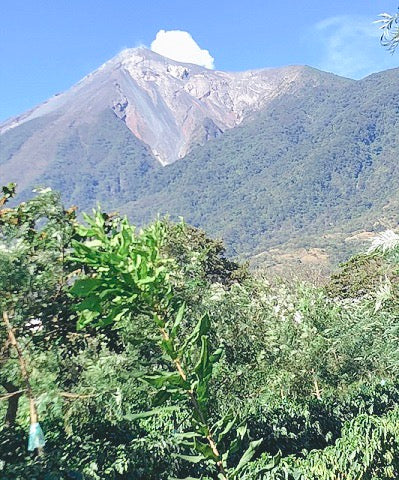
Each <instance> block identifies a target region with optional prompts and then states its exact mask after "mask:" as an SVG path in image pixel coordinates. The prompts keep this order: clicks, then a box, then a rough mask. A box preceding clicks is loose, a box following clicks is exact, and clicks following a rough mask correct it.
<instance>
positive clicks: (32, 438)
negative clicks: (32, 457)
mask: <svg viewBox="0 0 399 480" xmlns="http://www.w3.org/2000/svg"><path fill="white" fill-rule="evenodd" d="M45 443H46V441H45V440H44V433H43V430H42V429H41V427H40V424H39V423H32V424H31V426H30V429H29V440H28V450H29V451H30V452H33V451H34V450H36V448H42V447H44V445H45Z"/></svg>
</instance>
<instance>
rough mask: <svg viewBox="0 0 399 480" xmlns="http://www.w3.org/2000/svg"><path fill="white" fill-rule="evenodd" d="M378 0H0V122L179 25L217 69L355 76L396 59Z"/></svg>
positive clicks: (398, 62)
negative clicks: (299, 69) (305, 68)
mask: <svg viewBox="0 0 399 480" xmlns="http://www.w3.org/2000/svg"><path fill="white" fill-rule="evenodd" d="M398 3H399V2H398ZM398 3H396V2H395V1H385V0H333V1H331V0H329V1H325V0H307V1H306V2H305V1H294V0H278V1H276V0H273V1H271V0H228V1H227V0H201V1H198V0H197V1H190V0H1V1H0V120H4V119H5V118H8V117H10V116H12V115H16V114H18V113H22V112H23V111H25V110H26V109H28V108H31V107H32V106H34V105H36V104H37V103H39V102H41V101H43V100H45V99H47V98H48V97H50V96H51V95H53V94H55V93H58V92H61V91H63V90H65V89H67V88H68V87H70V86H71V85H73V84H74V83H75V82H77V81H78V80H79V79H80V78H82V77H83V76H84V75H86V74H87V73H89V72H90V71H92V70H94V69H95V68H97V67H98V66H99V65H100V64H102V63H103V62H105V61H106V60H108V59H109V58H111V57H112V56H114V55H115V54H117V53H118V52H119V51H120V50H122V49H123V48H126V47H134V46H137V45H140V44H144V45H148V46H149V45H150V44H151V42H152V41H153V40H154V38H155V36H156V34H157V32H158V31H159V30H166V31H168V30H183V31H187V32H189V33H190V34H191V35H192V37H193V38H194V40H195V41H196V42H197V43H198V45H199V46H200V47H201V48H202V49H206V50H208V51H209V53H210V55H211V56H212V57H213V58H214V66H215V68H217V69H220V70H245V69H251V68H262V67H273V66H281V65H288V64H307V65H311V66H314V67H318V68H321V69H323V70H327V71H332V72H334V73H337V74H340V75H344V76H350V77H353V78H361V77H363V76H365V75H368V74H369V73H372V72H375V71H380V70H384V69H387V68H393V67H397V66H399V52H398V53H397V54H396V55H393V56H392V55H391V54H390V53H388V52H387V51H385V50H384V49H383V48H382V47H380V46H379V42H378V27H377V26H376V25H373V24H372V22H373V20H375V19H376V18H377V15H378V14H379V13H381V12H384V11H388V12H394V11H395V10H396V9H397V6H398Z"/></svg>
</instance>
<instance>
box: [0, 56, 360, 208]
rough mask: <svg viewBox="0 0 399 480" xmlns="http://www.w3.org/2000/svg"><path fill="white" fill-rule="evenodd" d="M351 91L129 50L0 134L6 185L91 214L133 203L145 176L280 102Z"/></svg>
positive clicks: (318, 77)
mask: <svg viewBox="0 0 399 480" xmlns="http://www.w3.org/2000/svg"><path fill="white" fill-rule="evenodd" d="M349 83H351V81H350V80H346V79H341V78H339V77H336V76H333V75H330V74H326V73H321V72H318V71H317V70H313V69H309V68H307V67H285V68H277V69H265V70H257V71H248V72H238V73H228V72H220V71H213V70H207V69H205V68H202V67H199V66H197V65H190V64H182V63H179V62H175V61H173V60H170V59H167V58H165V57H162V56H160V55H158V54H156V53H154V52H152V51H150V50H148V49H145V48H137V49H128V50H125V51H123V52H121V53H120V54H119V55H117V56H116V57H115V58H113V59H112V60H110V61H109V62H107V63H105V64H104V65H102V66H101V67H100V68H99V69H98V70H96V71H94V72H93V73H91V74H90V75H88V76H87V77H85V78H84V79H83V80H81V81H80V82H79V83H77V84H76V85H75V86H73V87H72V88H71V89H70V90H68V91H67V92H65V93H62V94H59V95H57V96H55V97H53V98H51V99H49V100H48V101H47V102H45V103H43V104H41V105H39V106H38V107H36V108H34V109H33V110H31V111H29V112H27V113H25V114H23V115H20V116H19V117H16V118H12V119H10V120H8V121H7V122H5V123H3V124H2V125H0V178H1V179H2V181H3V182H5V181H11V180H13V181H16V182H17V183H18V184H19V188H20V190H25V189H30V188H31V187H32V186H34V185H36V184H38V183H45V182H49V181H51V184H52V186H56V187H58V188H61V190H62V191H63V192H64V193H65V194H66V198H68V199H71V200H74V201H78V202H80V203H81V204H83V206H84V207H87V206H88V205H90V204H92V203H93V202H95V201H97V200H99V199H103V201H105V202H104V203H107V202H108V200H112V199H113V198H114V196H115V195H116V194H117V195H121V196H122V199H125V198H126V199H128V200H132V199H134V198H136V195H137V194H138V191H139V190H140V188H141V185H142V184H143V185H144V186H145V184H146V182H147V180H145V179H144V177H143V175H144V174H146V173H147V172H151V171H152V170H153V169H157V168H158V166H159V165H166V164H171V163H173V162H174V161H176V160H178V159H180V158H182V157H184V156H185V155H186V154H187V153H188V152H189V151H190V150H191V149H192V147H193V146H194V145H198V144H199V145H201V144H204V143H206V142H207V141H208V140H210V139H213V138H216V137H218V136H220V135H221V134H222V133H223V132H224V131H226V130H228V129H231V128H234V127H235V126H237V125H239V124H242V123H243V122H245V120H246V119H248V118H250V117H251V115H253V114H254V112H256V111H259V110H262V109H265V108H267V105H268V104H269V103H270V102H272V101H274V100H275V99H277V98H281V97H284V95H287V94H295V92H301V91H303V90H304V89H305V90H306V91H307V94H308V95H311V90H312V88H313V87H315V86H317V85H319V84H328V85H329V84H333V85H335V84H336V85H338V86H341V85H344V84H349ZM154 160H156V161H154Z"/></svg>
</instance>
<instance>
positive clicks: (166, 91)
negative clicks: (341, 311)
mask: <svg viewBox="0 0 399 480" xmlns="http://www.w3.org/2000/svg"><path fill="white" fill-rule="evenodd" d="M397 86H398V70H390V71H386V72H381V73H379V74H375V75H372V76H370V77H367V78H366V79H364V80H361V81H353V80H349V79H344V78H340V77H337V76H335V75H332V74H327V73H325V72H320V71H317V70H315V69H311V68H308V67H286V68H281V69H266V70H259V71H253V72H244V73H237V74H236V73H225V72H217V71H216V72H215V71H210V70H207V69H204V68H202V67H198V66H194V65H189V64H179V63H178V62H174V61H172V60H169V59H166V58H164V57H161V56H159V55H157V54H154V53H153V52H149V51H148V50H145V49H133V50H127V51H125V52H122V54H120V55H119V56H118V57H116V58H115V59H113V60H111V61H110V62H108V63H106V64H105V65H103V66H102V67H101V68H100V69H99V70H97V71H95V72H93V73H92V74H90V75H89V76H88V77H86V78H85V79H83V80H82V81H81V82H79V83H78V84H77V85H76V86H74V87H73V88H72V89H71V90H69V91H68V92H66V93H64V94H60V95H58V96H56V97H53V98H52V99H50V100H49V101H48V102H46V103H45V104H43V105H41V106H39V107H37V108H36V109H33V110H32V111H31V112H28V113H27V114H24V115H21V116H20V117H18V118H16V119H11V120H10V121H8V122H6V123H4V124H3V125H2V126H1V127H0V131H1V132H2V134H1V135H0V177H1V178H2V179H3V181H16V182H17V183H18V184H19V188H20V192H21V197H22V198H23V197H24V196H25V197H28V196H29V192H30V191H31V190H32V188H33V187H34V186H36V185H45V186H50V187H53V188H55V189H57V190H59V191H61V192H62V194H63V197H64V199H65V201H67V202H73V203H76V204H77V205H79V206H80V208H82V209H87V208H91V207H93V206H95V204H96V203H98V202H100V203H101V204H102V205H103V206H104V207H106V208H110V209H117V210H119V211H121V212H124V213H127V214H128V215H129V217H130V218H131V219H132V220H133V221H134V222H137V223H139V224H142V223H145V222H148V221H150V220H151V219H153V218H154V217H155V216H156V215H157V214H158V213H161V214H166V213H168V214H170V215H171V217H172V218H177V217H178V216H183V217H184V218H185V219H186V220H187V221H188V222H190V223H191V224H193V225H196V226H200V227H203V228H205V229H206V230H207V231H208V232H210V233H211V234H212V235H216V236H218V237H222V238H223V239H224V240H225V241H226V245H227V248H228V251H229V253H231V254H234V255H239V256H242V257H252V256H254V255H256V259H257V260H256V261H257V262H262V263H266V264H274V263H276V262H277V263H279V262H280V260H281V259H282V258H283V257H284V256H285V257H286V258H287V256H288V257H289V258H291V257H292V258H297V257H301V256H302V257H303V256H304V254H305V255H306V254H307V253H309V247H312V248H313V250H312V251H311V252H310V253H311V256H312V255H313V257H314V258H313V259H314V260H316V262H317V263H320V262H322V263H325V264H326V265H327V264H329V263H330V262H331V261H332V262H333V263H334V262H336V261H337V260H340V259H344V258H346V257H347V256H348V254H350V253H351V252H353V251H355V250H356V248H358V246H357V244H356V241H354V242H353V241H352V240H350V239H352V238H354V239H355V240H356V239H358V238H363V237H362V231H364V230H365V231H369V230H373V229H376V228H377V229H378V228H379V224H378V222H380V221H382V222H383V223H384V224H385V225H386V224H388V225H393V224H395V223H396V221H397V215H396V210H397V209H396V207H397V204H398V197H397V191H398V188H397V187H398V185H397V183H398V180H397V179H398V176H397V174H396V169H397V166H396V158H397V156H398V146H397V142H396V131H397V121H398V120H397V113H398V105H399V99H398V93H397V92H398V88H397ZM376 222H377V223H376ZM364 235H367V233H365V234H364ZM348 239H349V240H348ZM273 252H274V253H273ZM304 252H305V253H304ZM306 252H307V253H306ZM312 252H313V253H312Z"/></svg>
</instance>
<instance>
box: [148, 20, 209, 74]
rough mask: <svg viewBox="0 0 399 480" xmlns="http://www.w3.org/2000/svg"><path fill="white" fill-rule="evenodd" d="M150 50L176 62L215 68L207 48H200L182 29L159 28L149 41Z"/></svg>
mask: <svg viewBox="0 0 399 480" xmlns="http://www.w3.org/2000/svg"><path fill="white" fill-rule="evenodd" d="M151 50H152V51H153V52H156V53H159V54H160V55H163V56H164V57H168V58H171V59H172V60H176V61H177V62H186V63H195V64H196V65H201V66H202V67H206V68H211V69H213V68H215V67H214V58H213V57H212V56H211V54H210V53H209V52H208V50H204V49H202V48H201V47H200V46H199V45H198V43H197V42H196V41H195V40H194V39H193V37H192V36H191V35H190V34H189V33H188V32H184V31H182V30H168V31H165V30H159V32H158V33H157V35H156V37H155V40H153V42H152V43H151Z"/></svg>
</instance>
